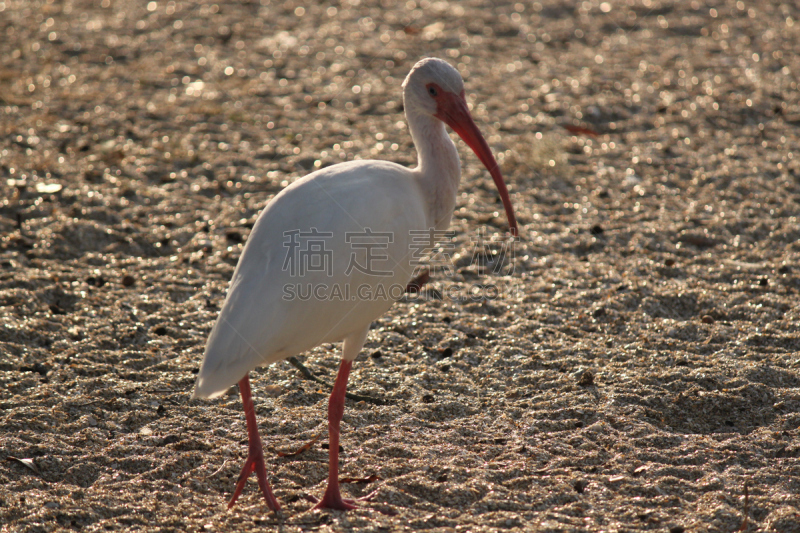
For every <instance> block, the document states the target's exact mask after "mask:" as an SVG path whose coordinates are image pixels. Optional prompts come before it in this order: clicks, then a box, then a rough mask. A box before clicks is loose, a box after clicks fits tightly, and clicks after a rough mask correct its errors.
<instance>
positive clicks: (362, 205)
mask: <svg viewBox="0 0 800 533" xmlns="http://www.w3.org/2000/svg"><path fill="white" fill-rule="evenodd" d="M403 101H404V104H405V113H406V118H407V120H408V126H409V130H410V131H411V136H412V138H413V140H414V144H415V145H416V148H417V152H418V154H419V159H418V161H419V163H418V165H417V167H416V168H414V169H411V170H409V169H407V168H405V167H403V166H400V165H397V164H395V163H390V162H388V161H352V162H347V163H340V164H337V165H333V166H330V167H327V168H324V169H321V170H318V171H316V172H314V173H312V174H309V175H308V176H305V177H304V178H301V179H299V180H297V181H295V182H294V183H292V184H291V185H289V186H288V187H286V188H285V189H284V190H283V191H281V192H280V193H279V194H278V195H277V196H275V198H273V199H272V201H271V202H269V204H267V206H266V207H265V208H264V211H262V212H261V215H260V216H259V217H258V220H257V221H256V224H255V226H254V227H253V231H252V232H251V234H250V238H249V239H248V240H247V244H246V245H245V247H244V250H243V251H242V255H241V258H240V259H239V264H238V265H237V267H236V271H235V272H234V274H233V279H231V283H230V287H229V289H228V295H227V297H226V298H225V303H224V304H223V306H222V311H220V314H219V318H218V319H217V322H216V323H215V324H214V328H213V329H212V331H211V335H210V336H209V338H208V344H207V346H206V351H205V356H204V357H203V364H202V366H201V368H200V373H199V375H198V377H197V383H196V385H195V389H194V396H193V397H194V398H214V397H217V396H220V395H221V394H223V393H225V391H227V390H228V388H229V387H230V386H232V385H233V384H234V383H236V382H238V383H239V391H240V393H241V395H242V404H243V407H244V411H245V417H246V420H247V434H248V441H249V452H248V457H247V460H246V462H245V464H244V467H243V468H242V472H241V475H240V476H239V480H238V482H237V484H236V490H235V491H234V493H233V497H232V498H231V500H230V502H229V504H228V507H229V508H230V507H232V506H233V505H234V503H235V502H236V499H237V498H238V497H239V494H241V492H242V488H243V487H244V484H245V482H246V481H247V478H248V476H249V475H250V473H251V472H252V471H254V470H255V472H256V476H257V478H258V484H259V486H260V488H261V492H262V493H263V494H264V498H265V499H266V501H267V505H268V506H269V508H270V509H272V510H273V511H277V510H278V509H279V508H280V506H279V504H278V501H277V500H276V498H275V496H274V495H273V493H272V489H271V488H270V484H269V482H268V481H267V474H266V466H265V464H264V454H263V450H262V446H261V438H260V437H259V433H258V425H257V422H256V416H255V409H254V407H253V400H252V398H251V395H250V381H249V376H248V373H249V371H250V370H252V369H253V368H255V367H257V366H260V365H268V364H270V363H274V362H275V361H280V360H282V359H286V358H288V357H291V356H294V355H296V354H299V353H301V352H304V351H307V350H310V349H312V348H314V347H315V346H318V345H320V344H322V343H329V342H336V341H340V340H341V341H344V342H343V344H342V361H341V364H340V366H339V372H338V375H337V377H336V382H335V384H334V387H333V392H332V393H331V396H330V400H329V403H328V433H329V439H330V440H329V450H330V452H329V453H330V458H329V461H330V463H329V474H328V487H327V489H326V491H325V495H324V496H323V497H322V499H321V500H317V505H316V507H317V508H331V509H340V510H346V509H352V508H354V507H355V505H354V503H353V501H352V500H345V499H342V496H341V494H340V492H339V477H338V475H339V424H340V422H341V419H342V413H343V411H344V399H345V391H346V388H347V378H348V375H349V373H350V367H351V366H352V363H353V360H354V359H355V358H356V356H357V355H358V353H359V351H361V348H362V347H363V345H364V341H365V339H366V337H367V332H368V331H369V326H370V323H371V322H372V321H373V320H375V319H376V318H378V317H379V316H381V315H382V314H383V313H384V312H386V311H387V310H388V309H389V307H391V305H392V303H394V301H395V300H397V299H399V298H400V297H401V296H402V293H403V292H404V291H403V289H405V287H406V285H407V284H408V283H409V281H410V280H411V278H412V275H413V272H414V267H415V261H413V260H412V258H414V257H417V258H418V255H419V254H418V252H419V250H418V248H419V246H417V249H416V250H415V247H414V245H415V243H418V242H419V237H418V236H419V235H422V234H425V233H426V232H431V233H430V234H432V235H437V233H436V232H442V231H443V230H446V229H447V228H448V227H449V225H450V218H451V217H452V215H453V208H454V207H455V203H456V193H457V191H458V184H459V181H460V179H461V163H460V161H459V159H458V151H457V150H456V146H455V144H454V143H453V141H452V140H451V139H450V137H449V136H448V134H447V132H446V130H445V127H444V126H445V124H447V125H448V126H450V127H451V128H452V129H453V130H454V131H455V132H456V133H458V135H459V136H460V137H461V138H462V139H463V140H464V142H466V143H467V145H469V147H470V148H472V150H473V151H474V152H475V154H476V155H477V156H478V158H479V159H480V160H481V162H482V163H483V164H484V165H485V166H486V168H487V169H488V170H489V173H490V174H491V176H492V178H493V179H494V182H495V184H496V185H497V188H498V190H499V193H500V198H501V199H502V201H503V205H504V207H505V211H506V215H507V216H508V222H509V227H510V229H511V232H512V233H513V234H514V235H516V234H517V233H518V230H517V223H516V220H515V218H514V212H513V209H512V207H511V200H510V199H509V196H508V191H507V189H506V186H505V183H504V182H503V177H502V175H501V174H500V169H499V167H498V166H497V162H496V161H495V159H494V156H493V155H492V152H491V150H490V149H489V146H488V144H487V143H486V141H485V140H484V138H483V136H482V135H481V133H480V131H479V130H478V127H477V126H476V125H475V122H473V120H472V118H471V116H470V113H469V109H468V107H467V102H466V99H465V97H464V81H463V80H462V79H461V76H460V75H459V73H458V71H456V69H454V68H453V67H452V66H450V65H449V64H448V63H447V62H445V61H442V60H441V59H433V58H428V59H423V60H422V61H420V62H419V63H417V64H416V65H415V66H414V68H413V69H411V72H410V73H409V74H408V77H407V78H406V79H405V81H404V82H403ZM440 234H441V233H439V235H440ZM433 244H434V243H432V242H431V243H429V244H427V245H425V248H426V249H430V248H431V246H432V245H433ZM398 289H400V290H398Z"/></svg>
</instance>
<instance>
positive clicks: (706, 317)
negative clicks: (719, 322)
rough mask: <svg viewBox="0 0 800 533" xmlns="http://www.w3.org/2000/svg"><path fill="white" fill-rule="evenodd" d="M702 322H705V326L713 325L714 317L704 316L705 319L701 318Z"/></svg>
mask: <svg viewBox="0 0 800 533" xmlns="http://www.w3.org/2000/svg"><path fill="white" fill-rule="evenodd" d="M700 321H701V322H703V324H713V323H714V317H712V316H711V315H703V318H701V319H700Z"/></svg>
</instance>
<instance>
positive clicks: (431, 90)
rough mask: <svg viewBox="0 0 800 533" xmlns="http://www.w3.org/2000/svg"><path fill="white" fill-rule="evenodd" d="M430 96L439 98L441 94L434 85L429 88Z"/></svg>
mask: <svg viewBox="0 0 800 533" xmlns="http://www.w3.org/2000/svg"><path fill="white" fill-rule="evenodd" d="M428 94H430V95H431V96H439V93H438V92H437V91H436V87H434V86H433V85H431V86H430V87H428Z"/></svg>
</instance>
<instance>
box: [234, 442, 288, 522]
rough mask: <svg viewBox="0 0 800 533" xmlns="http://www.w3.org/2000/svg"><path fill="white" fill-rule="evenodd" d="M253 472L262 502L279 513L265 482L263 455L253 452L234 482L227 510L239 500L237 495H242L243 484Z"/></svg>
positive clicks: (275, 499) (270, 490)
mask: <svg viewBox="0 0 800 533" xmlns="http://www.w3.org/2000/svg"><path fill="white" fill-rule="evenodd" d="M253 471H255V472H256V478H257V479H258V486H259V488H260V489H261V493H262V494H263V495H264V500H266V502H267V507H269V508H270V509H271V510H272V511H275V512H278V511H280V509H281V506H280V504H279V503H278V500H277V498H275V495H274V494H273V493H272V487H270V484H269V481H267V468H266V465H265V464H264V455H263V453H253V452H251V453H250V455H248V456H247V460H246V461H245V463H244V466H242V472H241V474H239V480H238V481H237V482H236V489H235V490H234V491H233V496H232V497H231V501H230V502H228V509H230V508H231V507H233V506H234V505H235V504H236V500H237V499H239V495H240V494H241V493H242V490H243V489H244V485H245V483H247V478H248V477H249V476H250V473H251V472H253Z"/></svg>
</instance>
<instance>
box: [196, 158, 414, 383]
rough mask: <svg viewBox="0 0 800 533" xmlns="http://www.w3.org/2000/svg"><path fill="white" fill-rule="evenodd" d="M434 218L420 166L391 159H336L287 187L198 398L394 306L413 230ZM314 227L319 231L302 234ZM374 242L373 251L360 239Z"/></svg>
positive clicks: (269, 212)
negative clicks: (413, 167) (410, 167)
mask: <svg viewBox="0 0 800 533" xmlns="http://www.w3.org/2000/svg"><path fill="white" fill-rule="evenodd" d="M427 218H428V214H427V213H426V209H425V207H424V201H423V197H422V192H421V190H420V188H419V185H418V183H417V179H416V177H415V174H414V173H413V172H412V171H410V170H408V169H406V168H404V167H402V166H399V165H396V164H394V163H389V162H384V161H355V162H350V163H342V164H339V165H334V166H332V167H328V168H325V169H322V170H320V171H317V172H314V173H313V174H309V175H308V176H306V177H305V178H302V179H300V180H298V181H297V182H295V183H293V184H292V185H290V186H289V187H287V188H286V189H284V190H283V191H281V193H280V194H278V195H277V196H276V197H275V198H274V199H273V200H272V201H271V202H270V203H269V204H268V205H267V207H266V208H264V211H263V212H262V213H261V215H260V216H259V218H258V220H257V221H256V224H255V226H254V227H253V231H252V232H251V234H250V237H249V239H248V241H247V244H246V245H245V248H244V250H243V252H242V256H241V258H240V259H239V264H238V265H237V267H236V271H235V272H234V274H233V278H232V279H231V284H230V288H229V290H228V295H227V297H226V299H225V303H224V304H223V307H222V311H221V312H220V314H219V318H218V319H217V322H216V324H215V325H214V328H213V330H212V332H211V335H210V336H209V339H208V344H207V346H206V352H205V356H204V358H203V364H202V366H201V368H200V373H199V375H198V378H197V383H196V386H195V391H194V397H199V398H213V397H215V396H218V395H220V394H222V393H224V392H225V391H226V390H227V389H228V387H230V386H231V385H233V384H234V383H236V382H237V381H239V380H240V379H241V378H242V377H244V375H245V374H246V373H247V372H249V371H250V370H252V369H253V368H255V367H256V366H259V365H264V364H269V363H272V362H275V361H278V360H281V359H285V358H287V357H290V356H292V355H295V354H298V353H301V352H303V351H306V350H309V349H311V348H313V347H314V346H317V345H319V344H321V343H324V342H334V341H338V340H341V339H342V338H343V337H345V336H347V335H348V334H350V333H353V332H355V331H357V330H359V329H363V328H364V327H365V326H367V325H369V323H370V322H372V321H373V320H375V319H376V318H377V317H379V316H380V315H381V314H383V313H384V312H386V310H387V309H389V307H391V305H392V303H393V302H394V301H395V300H396V299H397V298H399V297H400V296H401V295H402V290H401V289H404V288H405V286H406V284H407V283H408V282H409V280H410V279H411V276H412V274H413V258H414V251H415V250H414V245H413V243H412V242H411V241H412V240H413V239H412V237H411V235H412V232H414V231H420V230H421V231H424V230H426V229H427ZM366 229H369V230H371V231H372V233H373V235H372V236H370V237H366V236H365V235H366V234H365V230H366ZM313 231H316V232H318V234H319V235H320V236H319V238H318V239H315V238H306V239H305V240H303V239H297V237H298V236H303V235H305V236H306V237H307V236H308V235H311V234H312V232H313ZM293 232H294V236H293ZM376 233H377V234H380V235H378V236H375V234H376ZM386 234H389V235H390V237H389V238H387V237H386ZM348 236H349V237H348ZM293 239H294V240H293ZM348 240H349V241H350V242H348ZM370 241H371V242H372V243H373V244H374V243H377V244H374V245H372V248H371V250H366V249H365V248H363V247H362V248H359V247H358V246H357V244H355V243H359V242H360V243H364V242H370ZM297 242H299V246H296V245H295V244H296V243H297ZM315 243H316V244H315ZM320 244H322V247H323V252H324V253H323V254H321V255H320V254H319V253H317V252H318V251H319V250H318V248H319V245H320ZM303 246H305V247H306V249H304V248H303ZM313 246H316V248H313ZM367 247H370V245H368V246H367ZM367 253H370V254H371V255H372V257H373V260H372V261H367V258H366V254H367ZM287 254H291V256H288V255H287ZM354 254H355V256H354ZM315 259H316V261H314V260H315ZM354 260H355V262H356V264H355V265H354V264H353V261H354ZM308 261H311V262H310V263H309V264H304V262H308ZM325 261H329V263H326V262H325ZM328 266H329V267H330V268H328ZM359 267H367V268H364V270H367V272H364V271H362V269H360V268H359ZM376 272H379V273H388V275H385V274H384V275H380V274H378V275H376ZM398 290H399V291H400V292H399V293H398Z"/></svg>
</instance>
